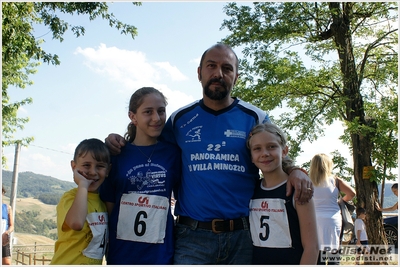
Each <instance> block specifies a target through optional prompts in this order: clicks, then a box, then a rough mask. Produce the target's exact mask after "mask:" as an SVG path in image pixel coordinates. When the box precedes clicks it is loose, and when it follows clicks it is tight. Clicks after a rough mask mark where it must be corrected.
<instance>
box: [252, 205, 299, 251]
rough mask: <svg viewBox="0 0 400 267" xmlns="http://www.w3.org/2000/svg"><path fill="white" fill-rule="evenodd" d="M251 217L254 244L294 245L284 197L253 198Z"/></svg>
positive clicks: (269, 245) (286, 246)
mask: <svg viewBox="0 0 400 267" xmlns="http://www.w3.org/2000/svg"><path fill="white" fill-rule="evenodd" d="M249 219H250V233H251V238H252V240H253V244H254V246H257V247H269V248H288V247H291V246H292V239H291V236H290V230H289V222H288V219H287V212H286V207H285V201H284V200H283V199H252V200H251V201H250V216H249Z"/></svg>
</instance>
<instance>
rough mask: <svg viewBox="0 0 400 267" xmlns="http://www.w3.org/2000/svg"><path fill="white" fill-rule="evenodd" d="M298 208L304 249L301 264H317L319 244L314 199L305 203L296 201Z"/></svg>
mask: <svg viewBox="0 0 400 267" xmlns="http://www.w3.org/2000/svg"><path fill="white" fill-rule="evenodd" d="M296 210H297V216H298V217H299V224H300V235H301V243H302V245H303V249H304V251H303V255H302V256H301V260H300V264H307V265H315V264H317V259H318V252H319V246H318V236H317V222H316V217H315V209H314V201H313V200H312V199H311V200H310V201H309V202H308V203H306V204H303V205H300V204H297V202H296Z"/></svg>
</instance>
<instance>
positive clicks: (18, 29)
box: [2, 2, 141, 165]
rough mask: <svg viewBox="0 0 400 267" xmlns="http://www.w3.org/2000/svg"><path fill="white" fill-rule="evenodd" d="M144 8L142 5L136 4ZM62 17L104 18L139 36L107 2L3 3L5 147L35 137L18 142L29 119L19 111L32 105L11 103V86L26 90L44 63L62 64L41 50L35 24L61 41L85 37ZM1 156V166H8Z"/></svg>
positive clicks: (81, 29) (126, 32) (55, 57)
mask: <svg viewBox="0 0 400 267" xmlns="http://www.w3.org/2000/svg"><path fill="white" fill-rule="evenodd" d="M133 4H134V5H137V6H139V5H141V3H140V2H133ZM60 14H69V15H86V16H88V18H89V20H94V19H97V18H102V19H105V20H107V21H108V24H109V26H110V27H114V28H116V29H117V30H120V32H121V34H125V35H130V36H131V37H132V38H134V37H135V36H136V35H137V29H136V27H134V26H132V25H129V24H125V23H123V22H121V21H119V20H118V19H117V18H115V16H114V15H113V14H112V13H109V12H108V4H107V3H106V2H2V74H3V79H2V129H3V131H2V147H5V146H9V145H12V144H14V143H15V142H20V143H21V144H22V145H27V144H29V143H30V142H31V141H33V138H32V137H26V138H23V139H22V140H15V138H14V134H15V133H16V131H17V130H18V129H23V128H24V124H26V123H27V122H28V121H29V118H19V117H18V116H17V111H18V109H19V108H20V107H21V106H23V105H27V104H30V103H32V98H30V97H27V98H26V99H23V100H21V101H17V102H11V100H10V97H9V94H8V89H9V87H10V86H14V87H17V88H21V89H24V88H26V86H28V85H31V84H32V81H31V80H30V78H29V77H30V75H32V74H34V73H35V72H36V71H37V67H38V66H39V65H40V63H41V62H44V63H48V64H53V65H59V64H60V59H59V58H58V56H57V55H56V54H54V55H53V54H50V53H46V52H45V51H44V50H43V49H42V48H41V43H42V42H43V40H41V39H40V38H38V37H36V36H34V34H33V27H34V25H35V24H43V25H45V26H47V27H48V28H49V30H50V31H51V32H52V34H53V39H56V40H59V41H60V42H62V41H63V40H64V39H63V35H64V34H65V33H66V32H67V31H68V30H71V31H72V32H73V33H74V35H75V36H76V37H79V36H81V35H84V34H85V28H84V27H82V26H79V25H71V24H69V23H68V22H66V21H64V20H62V19H61V18H60V16H59V15H60ZM5 160H6V159H5V158H4V156H2V164H3V165H4V164H5Z"/></svg>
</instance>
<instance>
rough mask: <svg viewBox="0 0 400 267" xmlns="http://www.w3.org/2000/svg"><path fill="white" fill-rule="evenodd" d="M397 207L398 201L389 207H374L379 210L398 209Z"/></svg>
mask: <svg viewBox="0 0 400 267" xmlns="http://www.w3.org/2000/svg"><path fill="white" fill-rule="evenodd" d="M398 208H399V202H396V204H394V205H393V206H391V207H389V208H381V207H379V206H377V207H376V209H377V210H379V211H394V210H398Z"/></svg>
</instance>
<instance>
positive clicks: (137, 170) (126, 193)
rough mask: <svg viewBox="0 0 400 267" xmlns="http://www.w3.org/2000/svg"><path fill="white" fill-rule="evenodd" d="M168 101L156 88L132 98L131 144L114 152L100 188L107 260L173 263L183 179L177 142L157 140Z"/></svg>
mask: <svg viewBox="0 0 400 267" xmlns="http://www.w3.org/2000/svg"><path fill="white" fill-rule="evenodd" d="M166 105H167V100H166V98H165V97H164V95H163V94H162V93H161V92H160V91H159V90H157V89H155V88H153V87H143V88H140V89H139V90H137V91H135V93H133V95H132V96H131V99H130V101H129V112H128V116H129V119H130V124H129V125H128V131H127V133H126V134H125V140H126V142H127V144H126V145H125V146H124V148H123V149H122V151H121V153H120V154H119V155H117V156H112V161H111V164H112V166H113V167H112V168H111V172H110V175H109V177H108V178H107V179H106V181H105V182H104V184H103V185H102V186H101V189H100V196H101V198H102V200H103V201H104V202H105V203H106V206H107V210H108V214H109V218H110V220H109V227H110V238H109V247H108V255H107V264H117V265H122V264H130V265H133V264H138V265H144V264H152V265H161V264H172V263H173V257H174V235H173V232H174V218H173V216H172V213H171V204H172V203H171V202H172V199H171V197H172V191H173V189H174V187H175V186H176V185H178V183H179V181H180V177H181V165H180V163H181V160H180V157H181V156H180V151H179V148H178V146H176V145H173V144H171V143H167V142H164V141H160V140H158V137H159V136H160V134H161V131H162V129H163V128H164V125H165V121H166Z"/></svg>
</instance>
